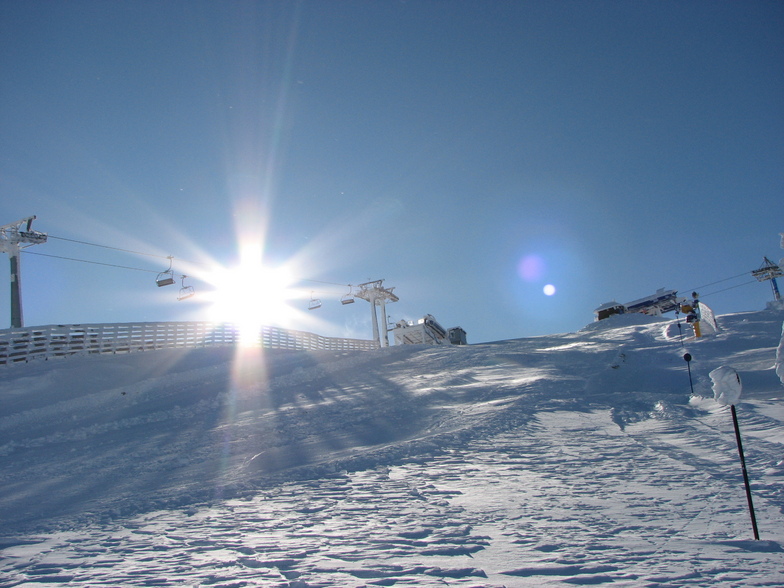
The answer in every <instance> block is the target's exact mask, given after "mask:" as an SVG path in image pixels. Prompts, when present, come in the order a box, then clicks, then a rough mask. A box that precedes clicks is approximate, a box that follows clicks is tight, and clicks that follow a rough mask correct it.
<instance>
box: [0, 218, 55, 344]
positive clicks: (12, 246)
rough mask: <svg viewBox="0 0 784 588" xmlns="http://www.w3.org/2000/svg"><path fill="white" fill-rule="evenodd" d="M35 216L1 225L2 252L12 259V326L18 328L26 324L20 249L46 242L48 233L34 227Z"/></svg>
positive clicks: (0, 248)
mask: <svg viewBox="0 0 784 588" xmlns="http://www.w3.org/2000/svg"><path fill="white" fill-rule="evenodd" d="M35 218H36V217H35V216H28V217H27V218H23V219H22V220H20V221H16V222H15V223H10V224H7V225H3V226H2V227H0V252H3V253H7V254H8V258H9V259H10V260H11V328H12V329H18V328H21V327H22V326H24V320H23V319H22V284H21V267H20V263H19V251H20V250H22V249H24V248H26V247H29V246H30V245H37V244H39V243H46V239H47V235H46V233H39V232H38V231H34V230H33V229H32V226H33V221H34V220H35Z"/></svg>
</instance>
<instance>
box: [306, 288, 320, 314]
mask: <svg viewBox="0 0 784 588" xmlns="http://www.w3.org/2000/svg"><path fill="white" fill-rule="evenodd" d="M317 308H321V300H319V299H318V298H313V293H312V292H311V293H310V302H309V303H308V310H316V309H317Z"/></svg>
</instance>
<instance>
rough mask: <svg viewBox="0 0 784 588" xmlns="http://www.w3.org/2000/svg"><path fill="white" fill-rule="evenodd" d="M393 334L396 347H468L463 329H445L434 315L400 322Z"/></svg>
mask: <svg viewBox="0 0 784 588" xmlns="http://www.w3.org/2000/svg"><path fill="white" fill-rule="evenodd" d="M392 333H393V335H394V336H395V345H444V344H453V345H466V344H467V341H466V332H465V331H464V330H463V329H462V328H461V327H452V328H451V329H448V330H447V329H445V328H444V327H442V326H441V324H440V323H439V322H438V321H437V320H436V319H435V317H434V316H433V315H432V314H426V315H425V316H423V317H422V318H421V319H419V320H416V321H406V320H400V321H398V322H397V323H395V327H394V329H392Z"/></svg>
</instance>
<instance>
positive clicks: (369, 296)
mask: <svg viewBox="0 0 784 588" xmlns="http://www.w3.org/2000/svg"><path fill="white" fill-rule="evenodd" d="M383 283H384V280H376V281H374V282H365V283H364V284H359V286H357V287H358V288H359V290H358V291H357V293H356V294H355V296H356V297H357V298H361V299H362V300H367V301H368V302H370V319H371V320H372V321H373V339H375V341H376V343H377V344H378V346H379V347H381V337H380V335H379V328H378V315H377V314H376V306H380V307H381V316H382V317H384V347H389V337H387V332H388V330H389V329H388V328H387V323H386V317H387V310H386V308H387V302H397V301H398V300H400V299H399V298H398V297H397V296H396V295H395V294H393V293H392V290H394V288H384V287H383V286H382V284H383Z"/></svg>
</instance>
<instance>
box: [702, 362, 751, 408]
mask: <svg viewBox="0 0 784 588" xmlns="http://www.w3.org/2000/svg"><path fill="white" fill-rule="evenodd" d="M708 375H709V376H710V379H711V381H712V382H713V399H714V400H715V401H716V402H718V403H719V404H724V405H727V404H730V405H733V404H737V402H738V400H740V394H741V391H742V390H743V385H742V384H741V382H740V376H739V375H738V372H737V371H736V370H735V368H731V367H729V366H727V365H723V366H721V367H717V368H716V369H715V370H713V371H712V372H711V373H710V374H708Z"/></svg>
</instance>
